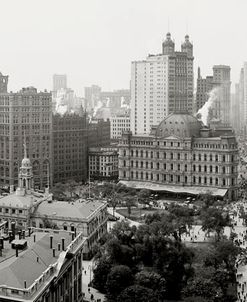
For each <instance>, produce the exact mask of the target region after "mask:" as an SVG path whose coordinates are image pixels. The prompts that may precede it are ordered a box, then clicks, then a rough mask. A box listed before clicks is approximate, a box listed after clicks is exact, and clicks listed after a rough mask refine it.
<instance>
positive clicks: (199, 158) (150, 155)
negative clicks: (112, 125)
mask: <svg viewBox="0 0 247 302" xmlns="http://www.w3.org/2000/svg"><path fill="white" fill-rule="evenodd" d="M183 154H184V155H183ZM126 155H127V153H126V150H124V151H123V156H126ZM130 155H131V156H132V157H134V156H135V157H141V158H142V157H144V155H145V158H154V156H155V155H156V158H158V159H159V158H162V159H167V158H169V159H176V160H181V159H183V160H187V159H188V154H187V153H182V154H181V153H173V152H170V153H168V152H153V151H143V150H141V151H138V150H136V151H134V150H131V152H130ZM182 155H183V158H182ZM234 159H235V157H234V155H233V154H232V155H231V156H230V161H231V162H234ZM193 160H194V161H196V160H197V161H213V160H214V161H216V162H218V161H219V160H220V156H219V155H218V154H215V155H214V156H213V154H209V155H208V154H193ZM221 161H222V162H225V161H226V155H222V157H221Z"/></svg>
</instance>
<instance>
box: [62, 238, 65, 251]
mask: <svg viewBox="0 0 247 302" xmlns="http://www.w3.org/2000/svg"><path fill="white" fill-rule="evenodd" d="M64 243H65V238H62V251H64V250H65V244H64Z"/></svg>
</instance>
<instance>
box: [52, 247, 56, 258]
mask: <svg viewBox="0 0 247 302" xmlns="http://www.w3.org/2000/svg"><path fill="white" fill-rule="evenodd" d="M52 254H53V257H56V249H55V248H53V249H52Z"/></svg>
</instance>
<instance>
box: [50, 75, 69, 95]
mask: <svg viewBox="0 0 247 302" xmlns="http://www.w3.org/2000/svg"><path fill="white" fill-rule="evenodd" d="M60 89H67V75H66V74H54V75H53V91H58V90H60Z"/></svg>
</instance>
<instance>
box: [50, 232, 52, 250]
mask: <svg viewBox="0 0 247 302" xmlns="http://www.w3.org/2000/svg"><path fill="white" fill-rule="evenodd" d="M52 243H53V236H52V235H51V236H50V249H52Z"/></svg>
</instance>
